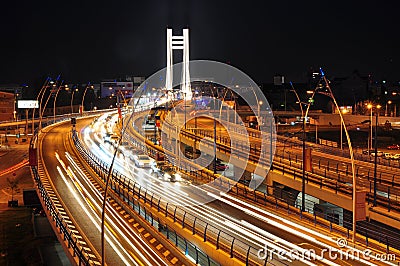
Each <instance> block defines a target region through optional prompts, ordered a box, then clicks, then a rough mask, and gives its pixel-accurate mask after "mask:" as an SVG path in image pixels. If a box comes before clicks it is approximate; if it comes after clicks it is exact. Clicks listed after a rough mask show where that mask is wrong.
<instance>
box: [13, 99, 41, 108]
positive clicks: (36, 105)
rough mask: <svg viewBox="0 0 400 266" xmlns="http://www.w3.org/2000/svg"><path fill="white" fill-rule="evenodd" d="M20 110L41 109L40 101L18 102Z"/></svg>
mask: <svg viewBox="0 0 400 266" xmlns="http://www.w3.org/2000/svg"><path fill="white" fill-rule="evenodd" d="M18 108H19V109H29V108H39V101H37V100H18Z"/></svg>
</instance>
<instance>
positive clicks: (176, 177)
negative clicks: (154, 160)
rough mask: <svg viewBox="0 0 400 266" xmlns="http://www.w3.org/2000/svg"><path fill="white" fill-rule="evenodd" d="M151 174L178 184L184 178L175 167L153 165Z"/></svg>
mask: <svg viewBox="0 0 400 266" xmlns="http://www.w3.org/2000/svg"><path fill="white" fill-rule="evenodd" d="M150 174H152V175H153V176H155V177H157V178H159V179H162V180H164V181H170V182H176V181H180V180H181V179H182V176H181V175H180V174H179V172H178V171H177V170H176V168H175V167H173V166H170V165H165V164H157V165H156V164H152V165H151V169H150Z"/></svg>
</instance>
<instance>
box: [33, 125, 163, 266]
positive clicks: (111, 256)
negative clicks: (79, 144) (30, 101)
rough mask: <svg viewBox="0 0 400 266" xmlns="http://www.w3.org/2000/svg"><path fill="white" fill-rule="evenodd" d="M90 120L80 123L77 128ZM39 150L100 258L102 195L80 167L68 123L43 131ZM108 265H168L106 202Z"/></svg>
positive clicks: (52, 177)
mask: <svg viewBox="0 0 400 266" xmlns="http://www.w3.org/2000/svg"><path fill="white" fill-rule="evenodd" d="M88 121H91V119H85V120H79V123H78V125H77V128H79V127H80V125H85V124H87V123H88ZM43 134H44V135H43V141H42V143H41V146H40V150H41V151H42V152H41V156H42V161H43V164H44V167H45V169H46V170H47V173H48V175H49V176H50V177H51V181H52V183H53V187H54V188H56V190H57V193H58V194H59V196H60V198H61V199H62V202H63V205H64V208H65V209H66V210H67V212H68V213H69V214H70V217H73V220H74V221H75V222H76V224H77V225H78V231H80V233H81V234H83V235H84V241H86V242H87V243H88V244H89V246H91V247H92V250H94V251H95V252H96V251H97V252H96V253H97V256H96V257H100V255H99V253H100V252H101V244H100V217H101V203H102V198H103V196H102V194H101V191H99V190H98V188H96V187H94V186H93V185H92V184H91V183H90V182H88V176H90V174H89V173H90V170H87V168H86V167H85V166H83V165H82V164H80V163H79V158H78V157H77V156H76V154H75V153H74V149H72V147H71V142H70V141H69V140H70V134H71V125H70V124H69V123H63V124H59V125H58V126H55V127H53V128H51V129H47V130H44V133H43ZM107 212H108V213H109V215H108V216H107V219H106V228H107V230H106V264H107V265H169V262H168V261H165V258H163V257H162V256H160V254H158V253H157V252H155V251H154V250H153V249H154V248H153V247H150V245H149V244H148V243H146V242H145V241H144V238H143V237H142V236H141V235H140V234H139V233H138V232H135V230H133V226H132V225H128V224H127V221H126V220H125V219H124V217H123V216H122V214H120V213H118V212H117V211H116V210H115V208H114V207H113V206H112V202H107Z"/></svg>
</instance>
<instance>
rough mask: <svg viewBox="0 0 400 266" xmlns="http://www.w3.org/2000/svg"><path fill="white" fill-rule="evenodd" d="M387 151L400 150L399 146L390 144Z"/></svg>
mask: <svg viewBox="0 0 400 266" xmlns="http://www.w3.org/2000/svg"><path fill="white" fill-rule="evenodd" d="M387 148H388V150H400V145H399V144H392V145H390V146H387Z"/></svg>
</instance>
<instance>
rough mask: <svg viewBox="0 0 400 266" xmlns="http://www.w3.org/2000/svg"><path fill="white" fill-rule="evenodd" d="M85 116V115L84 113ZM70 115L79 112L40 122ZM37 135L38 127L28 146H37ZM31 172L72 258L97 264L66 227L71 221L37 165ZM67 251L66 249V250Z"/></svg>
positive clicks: (65, 117) (47, 124) (52, 121)
mask: <svg viewBox="0 0 400 266" xmlns="http://www.w3.org/2000/svg"><path fill="white" fill-rule="evenodd" d="M105 111H109V110H99V111H96V112H90V113H88V114H87V115H89V114H90V115H95V114H99V113H102V112H105ZM85 116H86V115H85ZM71 117H81V115H79V114H68V115H65V116H62V117H58V118H57V119H55V120H53V119H50V118H49V119H48V121H46V122H45V123H42V126H43V127H46V126H49V125H51V124H54V123H58V122H62V121H66V120H69V119H71ZM38 137H39V130H38V128H36V129H35V131H34V134H33V136H32V138H31V142H30V147H31V148H34V147H36V146H37V141H38ZM31 173H32V176H33V179H34V181H35V183H36V187H37V192H38V194H39V196H40V198H41V202H42V205H43V208H45V209H46V210H47V213H48V214H49V215H50V216H48V219H49V220H50V219H52V220H50V222H54V223H55V227H56V228H58V229H59V230H58V231H57V232H55V233H58V234H60V236H61V239H63V240H64V241H66V243H67V248H68V249H69V253H70V255H71V256H72V258H76V259H77V264H78V265H99V262H98V261H97V260H96V259H94V258H93V254H90V253H88V252H87V249H88V248H87V247H86V246H83V245H81V244H80V239H82V237H81V236H77V235H76V234H75V233H74V232H72V231H71V229H70V228H69V227H68V225H69V224H70V223H71V221H66V220H65V217H63V216H62V215H61V213H60V211H59V209H58V207H57V206H56V204H55V202H54V201H53V199H52V197H51V196H50V194H49V192H48V191H47V189H46V185H44V183H43V181H42V179H41V177H40V175H39V172H38V166H37V165H32V166H31ZM66 252H68V251H66Z"/></svg>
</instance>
